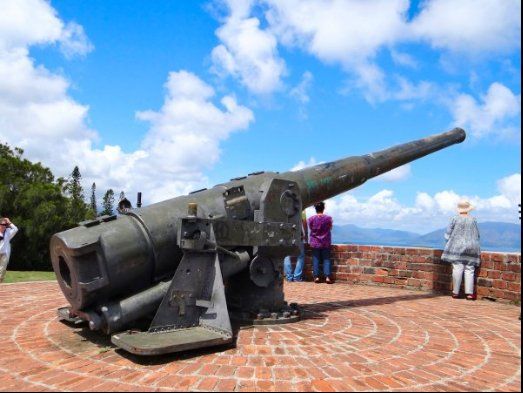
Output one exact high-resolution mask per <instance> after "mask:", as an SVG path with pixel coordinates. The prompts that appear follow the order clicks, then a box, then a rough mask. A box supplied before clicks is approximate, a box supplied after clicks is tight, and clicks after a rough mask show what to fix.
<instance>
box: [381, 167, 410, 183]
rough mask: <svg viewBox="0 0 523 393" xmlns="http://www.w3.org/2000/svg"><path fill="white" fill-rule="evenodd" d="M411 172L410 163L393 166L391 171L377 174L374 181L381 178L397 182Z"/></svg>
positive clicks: (407, 176)
mask: <svg viewBox="0 0 523 393" xmlns="http://www.w3.org/2000/svg"><path fill="white" fill-rule="evenodd" d="M411 174H412V171H411V165H410V164H405V165H402V166H400V167H397V168H394V169H393V170H391V171H388V172H385V173H384V174H383V175H379V176H378V177H376V178H375V179H374V181H376V180H382V181H386V182H397V181H402V180H405V179H408V178H409V177H410V175H411Z"/></svg>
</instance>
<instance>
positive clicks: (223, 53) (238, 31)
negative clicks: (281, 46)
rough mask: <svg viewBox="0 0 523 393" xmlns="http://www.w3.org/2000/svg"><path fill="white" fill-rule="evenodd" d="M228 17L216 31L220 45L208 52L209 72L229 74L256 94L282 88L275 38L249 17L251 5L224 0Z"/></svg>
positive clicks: (281, 67) (282, 68) (280, 60)
mask: <svg viewBox="0 0 523 393" xmlns="http://www.w3.org/2000/svg"><path fill="white" fill-rule="evenodd" d="M226 3H227V6H228V8H229V10H230V15H229V16H228V17H227V18H226V20H225V23H224V24H223V26H221V27H220V28H219V29H218V30H217V31H216V35H217V36H218V38H219V39H220V42H221V44H220V45H218V46H216V47H215V48H214V49H213V50H212V61H213V65H214V66H213V70H214V71H215V72H216V73H218V74H222V75H232V76H233V77H236V78H238V79H239V80H240V82H241V83H242V84H243V85H244V86H246V87H247V88H248V89H249V90H250V91H252V92H254V93H256V94H269V93H272V92H274V91H275V90H278V89H280V88H281V87H282V83H281V77H282V76H283V75H284V74H285V72H286V67H285V62H284V61H283V60H282V59H281V58H280V57H279V55H278V50H277V41H276V38H275V37H274V36H273V35H272V34H271V33H270V32H268V31H266V30H263V29H261V28H260V20H259V19H258V18H255V17H250V16H249V15H250V9H251V2H250V1H236V0H226Z"/></svg>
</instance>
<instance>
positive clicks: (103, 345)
mask: <svg viewBox="0 0 523 393" xmlns="http://www.w3.org/2000/svg"><path fill="white" fill-rule="evenodd" d="M285 290H286V296H287V300H288V301H291V302H292V301H296V302H298V303H300V304H301V305H302V306H303V309H304V310H305V315H306V318H305V319H304V320H302V321H300V322H298V323H295V324H289V325H280V326H274V327H257V328H250V329H244V330H240V331H239V332H238V338H237V342H236V347H235V348H229V349H222V350H221V351H219V352H212V351H205V352H202V351H200V352H193V353H189V354H183V355H170V356H166V357H161V358H142V359H139V358H136V357H133V356H129V355H126V354H125V353H123V352H120V351H116V350H115V349H114V348H113V347H112V346H111V344H110V341H109V340H108V339H107V338H104V337H103V336H99V335H97V334H93V333H91V332H89V331H88V330H86V329H85V328H84V329H82V328H70V327H67V326H65V325H63V324H62V323H60V322H58V320H57V318H56V308H57V307H60V306H63V305H65V303H66V302H65V300H64V298H63V296H62V294H61V292H60V291H59V289H58V286H57V284H56V283H52V282H41V283H25V284H8V285H5V284H4V285H0V343H1V344H0V345H1V350H0V391H12V390H24V391H29V390H30V391H33V390H39V391H49V390H52V391H73V390H74V391H104V390H107V391H137V390H140V391H172V390H177V391H255V390H256V391H304V390H305V391H485V390H498V391H519V390H520V384H521V323H520V321H519V320H518V316H519V313H520V308H519V307H516V306H513V305H507V304H498V303H493V302H489V301H485V300H484V301H476V302H468V301H466V300H453V299H451V298H450V297H448V296H440V295H432V294H430V293H426V292H418V291H409V290H403V289H393V288H384V287H366V286H360V285H355V286H351V285H346V284H336V285H330V286H328V285H325V284H322V285H317V284H312V283H296V284H286V288H285Z"/></svg>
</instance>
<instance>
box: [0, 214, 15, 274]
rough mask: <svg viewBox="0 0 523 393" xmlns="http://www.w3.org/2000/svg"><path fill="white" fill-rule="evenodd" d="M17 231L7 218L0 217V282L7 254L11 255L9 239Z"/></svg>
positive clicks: (6, 261) (7, 259)
mask: <svg viewBox="0 0 523 393" xmlns="http://www.w3.org/2000/svg"><path fill="white" fill-rule="evenodd" d="M16 232H18V228H17V227H16V225H15V224H13V223H12V222H11V221H10V220H9V218H7V217H4V218H1V219H0V283H2V282H3V281H4V277H5V272H6V271H7V264H8V263H9V256H10V255H11V239H12V238H13V237H14V236H15V235H16Z"/></svg>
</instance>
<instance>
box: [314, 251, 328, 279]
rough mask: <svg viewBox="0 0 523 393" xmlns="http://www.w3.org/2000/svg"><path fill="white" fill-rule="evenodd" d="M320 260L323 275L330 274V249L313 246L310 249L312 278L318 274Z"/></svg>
mask: <svg viewBox="0 0 523 393" xmlns="http://www.w3.org/2000/svg"><path fill="white" fill-rule="evenodd" d="M320 261H323V275H324V276H325V277H330V276H331V249H330V247H329V248H313V249H312V275H313V276H314V278H316V277H319V276H320Z"/></svg>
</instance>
